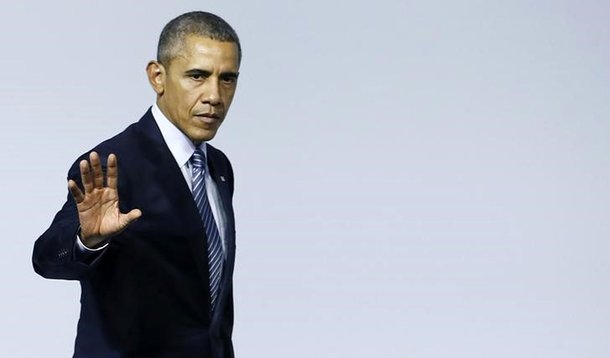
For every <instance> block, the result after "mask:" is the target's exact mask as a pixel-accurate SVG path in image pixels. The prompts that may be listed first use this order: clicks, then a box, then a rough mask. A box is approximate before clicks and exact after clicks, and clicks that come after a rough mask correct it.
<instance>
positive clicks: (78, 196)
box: [68, 179, 85, 204]
mask: <svg viewBox="0 0 610 358" xmlns="http://www.w3.org/2000/svg"><path fill="white" fill-rule="evenodd" d="M68 190H70V194H72V197H73V198H74V201H76V203H77V204H80V203H82V202H83V200H85V196H84V195H83V192H82V191H81V190H80V188H79V187H78V185H77V184H76V182H75V181H74V180H72V179H70V180H68Z"/></svg>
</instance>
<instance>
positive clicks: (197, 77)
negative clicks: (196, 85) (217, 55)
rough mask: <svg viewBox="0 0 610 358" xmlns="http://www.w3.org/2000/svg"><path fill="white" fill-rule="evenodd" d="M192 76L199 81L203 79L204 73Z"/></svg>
mask: <svg viewBox="0 0 610 358" xmlns="http://www.w3.org/2000/svg"><path fill="white" fill-rule="evenodd" d="M191 78H192V79H194V80H195V81H199V80H201V79H203V76H202V75H191Z"/></svg>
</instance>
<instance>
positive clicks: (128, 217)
mask: <svg viewBox="0 0 610 358" xmlns="http://www.w3.org/2000/svg"><path fill="white" fill-rule="evenodd" d="M140 216H142V211H140V209H133V210H131V211H130V212H128V213H127V214H121V215H120V216H119V221H120V225H121V227H122V228H124V227H126V226H127V225H129V224H131V223H132V222H134V221H136V220H138V219H139V218H140Z"/></svg>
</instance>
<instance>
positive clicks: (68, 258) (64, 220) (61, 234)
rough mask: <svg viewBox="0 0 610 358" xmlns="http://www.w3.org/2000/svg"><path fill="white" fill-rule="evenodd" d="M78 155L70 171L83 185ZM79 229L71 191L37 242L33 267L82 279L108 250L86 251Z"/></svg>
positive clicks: (56, 275)
mask: <svg viewBox="0 0 610 358" xmlns="http://www.w3.org/2000/svg"><path fill="white" fill-rule="evenodd" d="M81 159H82V158H79V160H77V161H76V162H75V163H74V164H73V165H72V167H71V168H70V171H69V172H68V179H72V180H74V181H76V182H77V183H78V185H79V186H80V187H81V188H82V185H81V180H80V170H79V167H78V163H79V161H80V160H81ZM79 230H80V223H79V221H78V211H77V209H76V202H75V201H74V199H73V198H72V195H71V194H70V193H68V197H67V199H66V202H65V203H64V205H63V207H62V208H61V210H59V212H58V213H57V214H56V215H55V218H54V219H53V222H52V223H51V226H50V227H49V228H48V229H47V230H46V231H45V232H44V233H43V234H42V235H41V236H40V237H39V238H38V240H36V242H35V243H34V252H33V255H32V264H33V265H34V271H36V273H38V274H39V275H41V276H43V277H46V278H54V279H64V280H79V279H82V278H83V277H85V276H86V275H87V273H88V272H89V270H91V269H92V268H93V267H94V266H95V265H96V263H97V262H99V260H100V259H101V257H102V256H103V254H104V251H105V250H99V251H96V252H95V253H84V252H82V250H81V249H80V248H79V247H78V246H77V242H76V240H77V235H78V233H79Z"/></svg>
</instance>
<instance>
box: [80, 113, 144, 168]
mask: <svg viewBox="0 0 610 358" xmlns="http://www.w3.org/2000/svg"><path fill="white" fill-rule="evenodd" d="M137 127H138V122H136V123H132V124H130V125H129V126H128V127H127V128H125V129H124V130H123V131H122V132H120V133H118V134H116V135H114V136H112V137H111V138H108V139H106V140H104V141H102V142H101V143H99V144H97V145H96V146H94V147H93V148H91V149H89V150H88V151H86V152H84V153H82V154H81V155H79V156H78V158H77V159H76V160H75V161H74V163H72V166H71V167H70V170H69V172H68V178H74V177H78V176H79V175H80V171H79V167H78V163H79V162H80V161H81V160H83V159H85V160H88V159H89V153H91V152H92V151H95V152H97V153H98V154H99V156H100V160H101V162H102V165H103V166H105V165H106V161H107V158H108V155H110V154H111V153H114V154H116V155H117V157H122V156H123V155H124V154H125V153H127V152H129V148H133V147H134V146H136V145H137V144H136V141H137V136H138V128H137Z"/></svg>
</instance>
